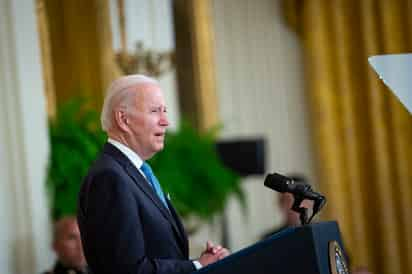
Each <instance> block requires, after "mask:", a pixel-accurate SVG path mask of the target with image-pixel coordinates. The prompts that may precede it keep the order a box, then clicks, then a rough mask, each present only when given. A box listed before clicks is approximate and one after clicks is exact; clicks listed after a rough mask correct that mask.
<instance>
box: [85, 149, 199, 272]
mask: <svg viewBox="0 0 412 274" xmlns="http://www.w3.org/2000/svg"><path fill="white" fill-rule="evenodd" d="M168 203H169V210H168V209H167V208H166V207H165V206H164V205H163V203H162V202H161V200H160V199H159V198H158V196H157V195H156V193H155V192H154V190H153V188H152V187H151V186H150V185H149V184H148V183H147V182H146V180H145V178H144V177H143V176H142V175H141V174H140V172H139V171H138V170H137V169H136V167H135V166H134V165H133V164H132V162H131V161H130V160H129V159H128V158H127V157H126V156H125V155H124V154H123V153H122V152H120V151H119V150H118V149H117V148H116V147H114V146H113V145H111V144H109V143H107V144H105V146H104V148H103V152H102V153H101V154H100V156H99V157H98V158H97V160H96V162H95V163H94V164H93V165H92V167H91V168H90V170H89V173H88V174H87V176H86V177H85V179H84V181H83V184H82V187H81V190H80V193H79V206H78V216H77V218H78V222H79V228H80V232H81V237H82V243H83V248H84V252H85V255H86V259H87V262H88V265H89V267H90V270H91V272H92V273H94V274H103V273H116V274H123V273H136V274H137V273H139V274H146V273H147V274H148V273H157V274H172V273H189V272H191V271H194V270H195V267H194V265H193V263H192V262H191V261H190V260H189V259H188V253H189V250H188V240H187V236H186V233H185V231H184V228H183V226H182V224H181V222H180V220H179V217H178V216H177V214H176V212H175V210H174V208H173V206H172V205H171V204H170V202H169V201H168Z"/></svg>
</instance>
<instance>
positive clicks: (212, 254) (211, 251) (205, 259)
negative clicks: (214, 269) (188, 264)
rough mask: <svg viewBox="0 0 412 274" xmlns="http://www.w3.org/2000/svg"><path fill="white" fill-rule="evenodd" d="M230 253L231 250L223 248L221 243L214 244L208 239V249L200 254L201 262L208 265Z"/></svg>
mask: <svg viewBox="0 0 412 274" xmlns="http://www.w3.org/2000/svg"><path fill="white" fill-rule="evenodd" d="M229 254H230V252H229V250H227V249H226V248H223V247H222V246H221V245H216V246H215V245H213V243H212V242H211V241H207V243H206V249H205V251H203V252H202V255H200V258H199V260H198V261H199V263H200V264H201V265H202V266H207V265H208V264H211V263H214V262H216V261H218V260H220V259H223V258H224V257H226V256H228V255H229Z"/></svg>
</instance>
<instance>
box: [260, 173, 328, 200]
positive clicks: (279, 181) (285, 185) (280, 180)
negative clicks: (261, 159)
mask: <svg viewBox="0 0 412 274" xmlns="http://www.w3.org/2000/svg"><path fill="white" fill-rule="evenodd" d="M264 184H265V186H267V187H268V188H271V189H273V190H275V191H277V192H281V193H285V192H288V193H292V194H294V195H301V196H304V198H306V199H317V197H318V196H319V195H320V194H318V193H316V192H314V191H312V187H311V186H310V185H309V184H306V183H304V182H300V181H294V180H293V179H292V178H289V177H286V176H284V175H280V174H278V173H273V174H269V175H268V176H266V179H265V183H264Z"/></svg>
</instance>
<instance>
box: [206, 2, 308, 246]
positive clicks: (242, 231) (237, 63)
mask: <svg viewBox="0 0 412 274" xmlns="http://www.w3.org/2000/svg"><path fill="white" fill-rule="evenodd" d="M212 2H213V16H214V24H215V44H216V50H215V52H216V65H217V92H218V98H219V104H220V106H219V111H220V116H221V117H220V118H221V120H222V122H223V126H224V128H223V132H222V137H223V138H225V139H230V138H236V137H243V138H248V137H255V136H263V137H264V138H265V139H266V140H267V145H268V146H267V156H268V157H267V160H268V161H267V172H269V173H272V172H275V171H276V172H280V173H288V172H299V173H303V174H305V175H307V176H308V177H309V178H310V179H311V181H312V183H315V179H314V172H313V166H312V153H311V150H310V138H309V128H308V122H309V119H308V117H307V110H306V101H305V96H304V92H303V67H302V64H303V62H302V56H301V49H300V45H299V41H298V40H297V37H296V35H295V34H294V33H292V32H291V31H290V30H289V29H287V28H286V26H285V25H284V24H283V22H282V21H281V15H280V6H279V2H280V1H274V0H259V1H250V0H223V1H222V0H213V1H212ZM263 181H264V176H262V177H260V176H258V177H253V178H247V179H246V180H244V183H243V186H244V189H245V191H246V192H247V198H248V202H249V215H248V219H245V218H243V216H242V214H241V212H240V209H239V206H238V205H237V204H236V203H235V202H233V203H231V204H230V206H229V208H228V211H227V214H228V218H229V231H230V232H231V233H230V235H231V237H230V242H231V244H232V246H231V248H232V249H233V250H237V249H239V248H241V247H244V246H245V245H248V244H251V243H253V242H254V241H256V240H257V239H258V238H259V235H260V234H261V233H262V232H263V231H265V230H266V229H268V228H270V227H272V226H273V225H277V224H279V222H280V221H281V220H280V219H279V215H278V213H277V210H276V208H275V206H274V205H275V196H276V195H275V194H274V193H273V192H272V191H271V190H270V189H267V188H265V187H264V186H263Z"/></svg>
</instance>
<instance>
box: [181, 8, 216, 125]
mask: <svg viewBox="0 0 412 274" xmlns="http://www.w3.org/2000/svg"><path fill="white" fill-rule="evenodd" d="M211 5H212V3H211V0H196V1H192V0H175V1H173V11H174V27H175V37H176V67H177V79H178V89H179V103H180V108H181V110H182V113H183V115H184V117H185V118H187V119H190V120H191V122H192V123H193V124H194V126H196V127H197V128H198V129H199V130H207V129H209V128H211V127H214V126H216V125H217V124H218V119H219V115H218V105H217V94H216V78H215V70H214V67H215V64H214V40H213V39H214V37H213V20H212V14H211Z"/></svg>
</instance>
